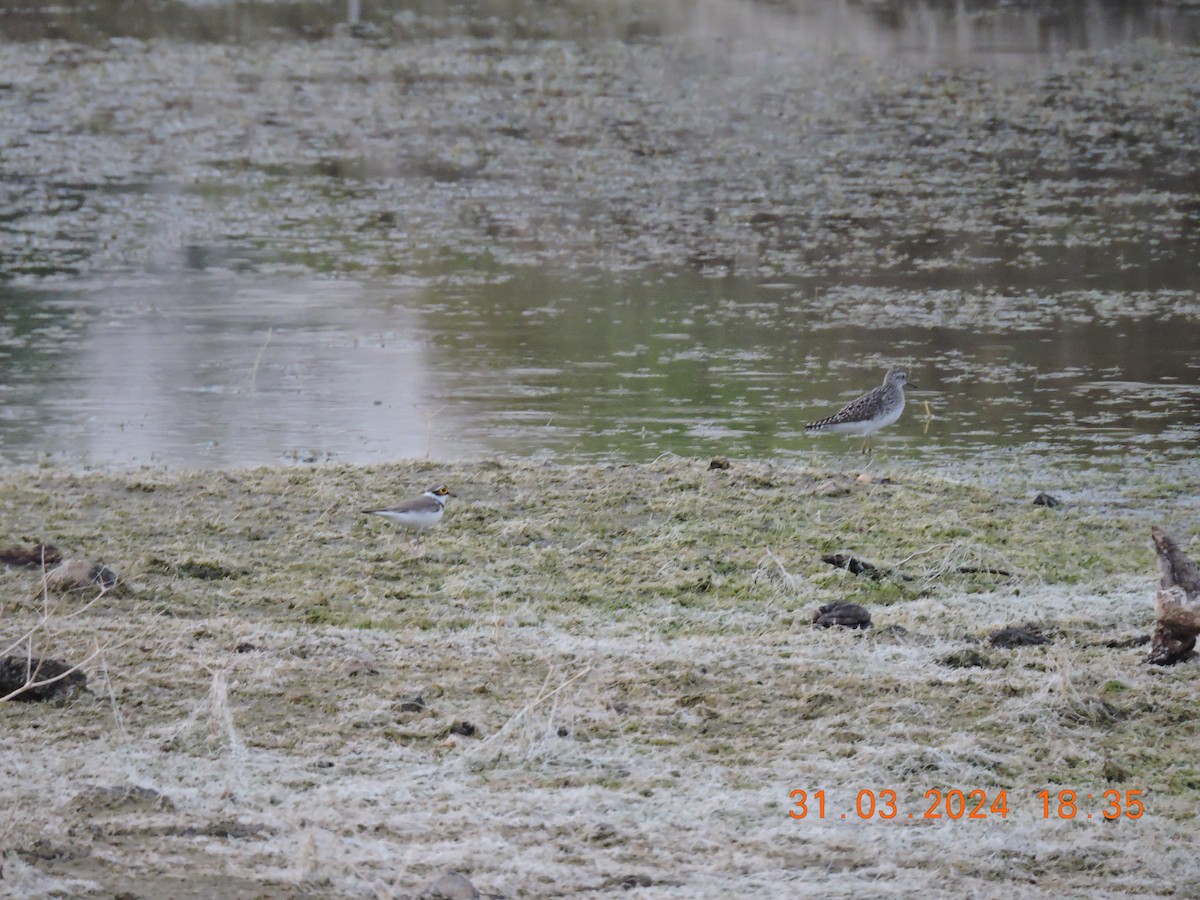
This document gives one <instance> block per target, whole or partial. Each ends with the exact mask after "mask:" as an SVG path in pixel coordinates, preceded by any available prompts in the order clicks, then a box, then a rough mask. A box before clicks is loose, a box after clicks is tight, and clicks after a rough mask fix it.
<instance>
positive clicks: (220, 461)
mask: <svg viewBox="0 0 1200 900" xmlns="http://www.w3.org/2000/svg"><path fill="white" fill-rule="evenodd" d="M0 299H3V301H4V303H3V309H4V313H3V318H2V319H0V329H2V333H3V336H4V341H3V355H0V374H2V375H3V382H4V384H5V390H4V399H5V406H4V409H5V413H4V416H3V418H2V419H0V454H3V456H4V458H5V459H6V460H7V461H8V462H10V463H29V462H34V461H38V460H41V459H45V458H46V457H47V455H49V456H50V457H51V458H57V459H59V460H60V461H67V462H84V463H92V464H133V463H140V462H157V463H166V464H170V465H177V466H179V465H181V466H240V465H254V464H262V463H274V462H281V461H283V462H287V461H323V460H338V461H343V462H379V461H383V460H388V459H394V458H398V457H412V456H422V455H425V454H427V453H428V454H430V455H432V456H434V457H439V458H454V457H463V456H478V455H482V454H488V453H502V454H518V455H538V454H553V455H555V456H557V457H560V458H568V459H572V458H574V459H580V458H626V459H634V460H640V459H649V458H653V457H655V456H657V455H659V454H660V453H664V452H675V453H679V454H683V455H704V454H718V453H719V454H728V455H733V456H756V457H771V456H793V455H799V456H805V455H807V454H810V453H812V452H813V451H814V450H816V451H817V452H819V453H822V454H826V453H827V454H834V455H837V454H852V453H853V451H854V446H855V445H854V444H853V443H852V442H850V441H847V440H845V439H843V438H840V437H836V436H812V435H807V434H805V433H804V431H803V426H804V424H805V423H806V422H808V421H811V420H812V419H815V418H818V417H820V416H821V415H823V414H826V413H828V412H831V411H833V410H835V409H836V408H837V406H838V405H839V404H840V403H842V402H844V401H845V400H847V399H849V398H851V397H852V396H854V395H855V394H857V393H859V392H861V391H862V390H865V389H867V388H869V387H872V386H873V385H874V384H875V383H876V382H877V381H878V380H879V379H880V378H881V376H882V373H883V371H884V369H885V368H886V367H887V366H888V365H890V364H892V363H893V362H900V363H903V364H905V365H907V366H908V367H909V372H910V376H911V377H912V379H913V380H914V381H915V382H916V383H917V384H919V385H920V386H921V388H922V389H921V390H920V391H916V392H911V393H910V405H909V409H908V411H907V413H906V415H905V417H904V418H903V419H902V420H901V422H900V423H899V424H897V425H896V426H893V427H892V428H891V429H889V430H888V431H885V432H883V433H882V434H881V435H880V436H879V439H878V440H877V445H878V446H879V448H880V451H881V452H882V453H884V454H886V455H887V457H888V458H891V459H905V458H908V459H912V460H925V461H928V462H930V463H932V464H939V465H946V466H949V465H953V464H954V461H955V460H963V459H975V460H978V461H982V462H986V461H988V460H992V461H1011V460H1013V459H1016V458H1017V457H1035V458H1036V457H1039V456H1041V457H1046V458H1053V459H1055V460H1064V459H1065V460H1068V461H1070V460H1076V461H1081V462H1082V461H1086V462H1088V463H1090V464H1093V465H1105V464H1112V465H1116V466H1121V465H1128V464H1131V463H1133V464H1136V463H1137V461H1138V460H1145V459H1151V458H1152V459H1155V460H1158V461H1160V462H1169V461H1170V460H1171V459H1176V460H1178V461H1187V460H1188V459H1190V458H1191V457H1192V456H1193V455H1194V448H1195V446H1196V445H1197V441H1200V385H1198V381H1200V378H1198V375H1200V371H1198V365H1197V362H1196V360H1195V358H1194V356H1195V348H1196V347H1197V346H1200V325H1197V323H1196V322H1195V320H1181V319H1173V318H1171V317H1169V316H1163V317H1157V316H1155V317H1149V318H1145V319H1142V320H1135V319H1133V318H1129V317H1120V316H1118V317H1116V318H1112V317H1109V316H1108V314H1107V313H1106V312H1105V311H1104V310H1103V309H1102V308H1097V307H1095V306H1093V307H1091V308H1089V307H1088V306H1087V305H1086V304H1076V305H1074V306H1072V305H1070V304H1066V305H1057V306H1055V307H1054V308H1055V309H1056V310H1057V311H1056V312H1055V313H1054V314H1052V315H1050V316H1044V317H1041V318H1038V317H1037V316H1036V315H1035V314H1034V313H1033V312H1031V313H1030V316H1029V318H1028V321H1027V322H1026V327H1024V328H1022V329H1021V330H1019V331H1017V332H1014V331H1010V330H1008V329H1006V328H1004V327H1001V326H992V327H975V328H947V327H945V325H944V324H939V322H940V321H941V319H940V317H934V318H931V319H929V320H920V319H919V318H918V317H915V316H905V317H904V318H908V319H911V320H913V321H915V322H916V324H910V325H905V324H901V323H896V322H893V321H890V320H889V321H860V322H846V323H839V322H837V321H836V320H831V318H830V317H829V316H828V315H827V314H826V313H825V311H823V310H821V309H814V308H813V305H812V301H811V300H809V299H806V297H805V291H804V290H802V289H798V288H796V287H794V286H793V287H788V286H784V285H775V286H772V287H763V286H756V285H755V284H753V283H751V282H749V281H746V282H739V281H736V280H726V281H713V280H711V279H704V278H700V277H698V276H694V275H691V276H688V275H676V276H667V275H660V276H654V277H649V276H645V277H642V278H638V279H632V280H621V281H618V280H614V279H612V278H610V277H599V276H598V277H596V278H594V279H588V278H585V277H580V276H578V275H569V276H564V277H561V278H557V277H552V276H548V275H546V274H543V273H538V274H534V273H517V274H515V275H514V277H511V278H509V279H508V280H500V281H499V282H498V283H493V284H486V285H474V286H459V287H445V286H443V287H438V288H429V289H425V290H407V291H404V290H396V289H394V288H381V287H376V288H363V287H358V286H353V285H347V284H344V283H337V282H328V283H323V282H311V281H309V282H295V283H279V282H274V283H272V282H266V281H255V280H247V279H231V278H229V277H222V276H205V275H194V276H190V277H186V278H184V279H183V280H182V281H180V282H178V283H171V284H169V285H168V284H164V283H162V282H159V281H153V282H150V281H147V282H137V281H134V282H130V283H127V284H122V285H120V286H106V287H104V288H103V289H98V290H94V291H87V290H82V289H78V288H68V289H63V288H53V289H52V288H33V289H29V288H20V289H14V288H9V289H6V290H5V292H4V294H3V296H2V298H0ZM1064 310H1065V311H1067V312H1068V315H1067V316H1063V315H1061V313H1062V312H1063V311H1064ZM926 404H927V405H928V409H926ZM1013 454H1017V456H1013Z"/></svg>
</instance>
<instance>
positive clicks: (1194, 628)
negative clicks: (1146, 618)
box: [1146, 525, 1200, 666]
mask: <svg viewBox="0 0 1200 900" xmlns="http://www.w3.org/2000/svg"><path fill="white" fill-rule="evenodd" d="M1150 537H1151V538H1152V539H1153V540H1154V549H1155V550H1156V551H1157V553H1158V571H1159V576H1160V577H1159V580H1158V594H1157V596H1156V597H1155V599H1154V613H1155V616H1154V618H1155V622H1154V636H1153V639H1152V640H1151V642H1150V653H1149V655H1148V656H1147V657H1146V662H1149V663H1154V664H1155V665H1160V666H1169V665H1171V664H1172V663H1177V662H1179V661H1180V660H1182V659H1187V658H1188V657H1189V656H1191V654H1192V648H1193V647H1195V646H1196V635H1198V634H1200V569H1198V568H1197V567H1196V564H1195V563H1194V562H1192V560H1191V559H1189V558H1188V556H1187V554H1186V553H1184V552H1183V551H1182V550H1180V549H1179V545H1178V544H1176V543H1175V541H1173V540H1172V539H1171V536H1170V535H1169V534H1167V533H1166V532H1165V531H1164V530H1163V529H1162V528H1161V527H1159V526H1158V525H1155V526H1154V527H1153V528H1152V529H1150Z"/></svg>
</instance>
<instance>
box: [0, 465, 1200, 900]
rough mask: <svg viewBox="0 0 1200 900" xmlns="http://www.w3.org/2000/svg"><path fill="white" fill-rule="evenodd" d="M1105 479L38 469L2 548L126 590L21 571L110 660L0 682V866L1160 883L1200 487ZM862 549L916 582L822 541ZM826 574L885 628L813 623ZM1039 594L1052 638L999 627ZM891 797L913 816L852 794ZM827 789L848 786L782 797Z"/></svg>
mask: <svg viewBox="0 0 1200 900" xmlns="http://www.w3.org/2000/svg"><path fill="white" fill-rule="evenodd" d="M432 480H437V481H446V482H449V483H451V484H453V485H454V489H455V492H456V493H457V494H458V495H459V497H458V498H457V499H456V501H455V502H454V503H453V504H452V505H451V506H450V507H449V508H448V512H447V515H446V519H445V521H444V522H443V523H442V526H441V527H440V528H439V529H438V530H437V531H435V532H433V533H431V534H430V535H429V536H428V537H427V538H426V540H425V542H424V548H423V551H422V552H421V553H420V554H419V555H417V554H414V553H412V551H411V550H410V549H409V548H408V547H407V545H406V542H405V541H404V540H403V538H402V537H401V536H399V535H397V534H395V533H394V532H392V531H391V530H389V528H388V527H387V523H384V522H376V521H374V520H368V519H367V518H366V517H362V516H359V515H357V514H356V511H357V510H358V509H360V508H367V507H369V506H372V505H377V504H378V503H380V502H384V501H386V500H389V499H394V498H396V496H397V494H398V493H399V492H401V491H405V492H406V491H407V490H408V489H409V488H411V487H412V486H413V485H422V484H424V483H426V482H429V481H432ZM1114 490H1115V491H1116V493H1114V494H1112V495H1110V496H1109V498H1108V500H1107V501H1106V503H1104V504H1090V503H1086V502H1084V503H1079V502H1076V503H1071V504H1066V505H1064V506H1061V507H1056V508H1049V507H1046V506H1035V505H1034V503H1033V497H1032V496H1024V495H1022V494H1019V493H1016V494H1014V493H1008V492H1004V491H998V490H992V489H984V488H979V487H973V486H970V485H962V484H953V483H950V482H946V481H941V480H938V479H933V478H928V477H925V476H922V475H920V474H918V473H915V472H911V471H908V470H903V469H896V470H885V471H878V470H873V471H871V472H870V473H869V474H867V475H866V476H865V477H862V478H859V477H857V475H855V474H854V473H852V472H841V473H838V472H828V471H820V470H813V469H807V468H804V467H800V466H790V465H778V464H769V463H762V462H754V461H745V460H733V461H731V463H730V467H729V468H728V469H720V468H717V469H714V468H710V466H709V461H708V460H707V459H703V460H696V459H672V458H666V459H663V460H660V461H658V462H656V463H653V464H649V465H608V466H564V465H555V464H541V463H529V462H521V461H508V460H491V461H486V462H480V463H472V464H452V465H441V464H436V463H433V462H429V461H422V462H419V463H409V464H398V465H393V466H386V467H375V468H369V469H363V468H349V467H324V468H317V469H260V470H253V471H236V472H211V473H197V474H182V473H175V474H171V473H167V472H163V471H161V470H144V471H142V472H140V473H128V474H104V473H93V474H66V473H61V472H55V471H53V470H47V471H42V472H28V473H24V474H15V475H14V474H10V475H7V476H5V478H4V479H3V482H2V483H0V507H2V509H3V512H4V517H5V521H6V522H9V523H10V525H9V528H10V531H9V532H8V533H7V534H6V535H5V536H4V537H5V538H6V539H12V540H29V539H31V538H33V537H37V538H40V539H44V540H46V541H47V542H49V543H53V544H55V545H56V546H59V547H60V548H62V549H63V551H64V553H65V554H67V555H88V556H91V557H95V558H97V559H99V560H102V561H103V562H105V563H106V564H107V565H109V566H111V567H112V568H114V569H116V570H118V571H119V572H120V574H121V575H122V576H123V577H124V578H126V579H127V580H128V584H129V587H130V592H129V593H128V594H126V595H124V596H120V597H118V596H116V595H113V596H107V595H106V596H101V597H99V598H98V599H95V600H94V602H92V605H91V606H89V607H87V608H86V609H83V607H84V605H85V604H86V603H88V602H89V601H92V600H93V599H94V598H92V597H90V595H88V596H80V595H74V596H62V597H60V596H56V595H54V594H50V595H49V596H44V594H43V591H42V588H41V578H40V576H39V575H38V573H37V572H35V571H30V570H24V569H11V570H6V571H5V572H4V573H3V577H4V579H5V584H6V590H5V597H6V599H5V601H4V605H3V611H2V614H3V621H4V622H5V623H6V627H7V629H8V630H9V631H14V632H19V631H21V630H22V629H24V628H26V627H30V628H33V630H34V631H35V633H36V636H35V644H36V648H35V650H36V652H37V653H47V654H50V655H53V656H56V657H65V658H72V657H80V656H86V655H87V654H89V653H93V652H95V651H96V650H97V649H99V650H100V654H99V656H97V657H96V659H95V661H94V662H93V663H92V664H91V665H90V666H89V667H88V674H89V683H90V687H91V690H92V694H91V696H90V697H87V696H85V697H82V698H80V699H77V700H75V701H72V702H71V703H69V704H67V705H64V706H61V707H55V706H48V705H39V704H8V705H5V706H4V707H3V708H0V718H3V721H4V728H3V738H0V747H2V749H3V753H0V760H3V762H0V767H2V769H0V771H3V776H4V779H5V781H6V782H7V783H8V784H9V785H11V789H12V794H11V796H12V799H13V802H12V804H11V805H10V807H9V810H10V811H9V812H8V813H7V814H6V817H5V818H0V836H2V838H3V840H2V843H3V845H4V847H5V848H6V851H7V853H6V855H5V856H4V857H3V861H4V875H3V878H4V881H3V882H0V884H3V885H4V886H5V887H6V888H8V887H14V889H26V890H30V891H33V892H34V893H35V894H36V895H39V896H65V895H69V896H73V897H96V898H99V897H113V896H116V895H121V893H122V892H123V891H132V892H133V893H135V894H137V895H139V896H157V895H163V894H171V895H172V896H204V895H211V894H212V893H213V892H220V893H221V894H222V895H223V896H230V897H252V896H253V897H262V896H269V897H307V896H347V897H349V896H368V895H379V896H413V895H415V894H416V893H418V892H419V891H420V890H421V889H422V886H424V885H426V884H428V883H429V882H430V881H431V880H432V879H434V878H436V877H438V876H439V875H440V874H442V873H444V872H446V871H449V870H456V871H460V872H463V873H465V874H466V875H468V876H469V877H470V879H471V880H472V881H473V883H474V884H475V885H476V886H477V887H478V888H479V889H480V890H482V891H484V892H485V893H493V894H499V895H504V896H529V897H551V896H571V895H578V893H579V892H581V891H588V892H597V893H598V895H607V894H609V893H614V894H615V893H619V892H621V891H622V890H623V889H624V888H623V885H625V886H627V885H628V884H635V885H642V886H643V888H644V889H645V890H646V891H647V895H653V896H664V897H674V896H679V897H683V896H714V897H715V896H722V895H724V896H728V895H729V893H730V892H734V893H737V894H738V895H740V896H764V897H765V896H778V893H779V891H780V890H781V889H785V890H786V889H790V888H787V887H786V886H788V885H796V884H799V883H800V882H801V881H802V882H803V883H804V884H807V885H809V886H810V887H811V886H813V885H824V886H825V887H828V888H830V889H831V890H832V889H833V888H834V886H835V885H836V886H838V888H839V889H842V888H845V886H846V885H847V884H852V885H859V886H860V888H862V889H866V886H867V885H869V884H871V883H874V882H875V880H877V879H878V878H880V877H884V876H885V875H886V877H887V878H888V879H889V880H891V881H892V882H893V883H895V884H899V885H901V886H904V887H906V888H907V889H912V890H921V891H922V892H924V893H929V894H931V895H932V896H947V897H948V896H961V893H962V891H963V890H964V889H969V890H970V891H971V892H973V893H975V894H976V895H979V896H1001V895H1002V894H1006V892H1008V891H1010V890H1011V878H1012V877H1013V872H1014V869H1015V870H1017V871H1019V872H1020V874H1021V878H1022V881H1023V883H1024V884H1025V886H1026V887H1025V889H1026V890H1027V891H1028V892H1029V894H1030V895H1031V896H1047V897H1050V896H1061V895H1062V892H1063V891H1068V892H1070V891H1080V890H1084V891H1091V890H1118V889H1126V888H1132V886H1133V885H1134V883H1135V882H1137V883H1140V879H1141V878H1142V874H1141V873H1143V872H1144V871H1145V867H1147V866H1151V865H1153V866H1157V864H1158V861H1161V859H1162V854H1163V853H1164V852H1165V853H1166V854H1167V856H1168V857H1172V858H1173V854H1174V853H1175V852H1176V851H1174V850H1172V849H1170V848H1172V847H1177V848H1180V849H1179V852H1184V851H1183V848H1185V847H1186V846H1188V844H1187V841H1186V839H1185V836H1186V835H1187V834H1189V833H1190V829H1191V823H1192V815H1193V812H1194V810H1193V806H1194V803H1193V799H1192V798H1194V791H1195V785H1194V784H1193V783H1192V780H1193V776H1194V773H1193V772H1192V769H1191V767H1190V764H1189V762H1188V760H1189V759H1190V753H1189V748H1190V747H1191V745H1192V743H1193V742H1194V739H1195V735H1194V728H1193V727H1192V726H1191V724H1189V723H1190V722H1191V721H1192V716H1191V714H1190V710H1191V708H1192V706H1193V702H1194V698H1193V693H1194V690H1193V689H1194V677H1193V675H1194V671H1193V670H1194V668H1195V663H1183V664H1181V665H1178V666H1175V667H1173V668H1170V669H1165V670H1162V669H1154V668H1152V667H1149V666H1146V665H1145V664H1144V662H1143V658H1144V655H1145V648H1144V647H1139V646H1138V645H1137V643H1136V639H1137V638H1138V637H1139V636H1141V635H1144V634H1146V633H1147V632H1148V631H1149V628H1150V626H1151V623H1152V620H1153V596H1154V583H1155V575H1154V558H1153V553H1152V551H1151V548H1150V542H1149V539H1148V537H1147V536H1148V534H1149V527H1150V524H1152V523H1154V522H1157V521H1159V520H1160V517H1162V516H1164V515H1167V517H1168V518H1169V513H1165V512H1164V511H1169V510H1170V509H1172V508H1173V507H1174V504H1175V501H1176V498H1178V497H1181V496H1193V495H1195V494H1196V493H1197V491H1198V490H1200V485H1197V484H1172V485H1163V484H1157V483H1154V482H1152V481H1146V482H1144V483H1141V484H1138V485H1131V486H1128V487H1122V488H1119V489H1114ZM1114 501H1115V502H1114ZM1180 537H1181V542H1182V543H1183V544H1185V545H1186V546H1188V547H1189V548H1193V549H1194V538H1193V537H1192V536H1191V535H1190V534H1187V532H1186V530H1185V529H1180ZM839 552H840V553H852V554H854V555H855V556H857V557H859V558H862V559H865V560H870V561H872V562H873V563H875V564H877V566H879V567H880V568H881V569H884V570H885V571H887V570H895V571H902V572H903V573H904V575H905V577H903V578H901V577H890V576H886V577H883V578H880V579H874V578H866V577H861V576H855V575H853V574H851V573H850V572H849V571H847V570H846V569H844V568H836V567H834V566H831V565H829V564H827V563H824V562H822V561H821V557H822V555H824V554H827V553H839ZM831 601H851V602H856V603H860V604H862V605H863V606H865V607H867V608H868V609H869V610H870V611H871V613H872V617H873V621H874V627H873V628H871V629H869V630H867V631H866V632H860V631H852V632H851V631H847V630H844V629H837V628H833V629H813V628H812V626H811V625H810V621H811V618H812V613H813V612H814V611H815V610H816V609H817V607H819V606H822V605H824V604H826V603H829V602H831ZM39 621H41V622H43V623H44V624H42V625H41V626H40V627H39V626H38V623H39ZM1027 623H1032V624H1033V625H1034V626H1035V627H1036V630H1037V631H1038V633H1040V634H1042V635H1045V636H1046V637H1047V638H1048V640H1049V642H1048V643H1045V644H1035V645H1031V646H1019V647H1017V648H1015V649H1005V648H1001V647H993V646H991V645H990V644H989V642H988V635H989V634H990V633H992V632H994V631H995V630H997V629H999V628H1002V627H1007V626H1024V625H1025V624H1027ZM1147 734H1153V735H1154V740H1153V741H1147V740H1146V739H1145V738H1146V735H1147ZM864 786H866V787H870V788H872V789H873V790H876V789H884V788H887V789H891V790H894V791H895V792H896V793H897V795H898V797H899V802H900V803H901V805H902V816H901V818H902V819H903V820H904V822H905V823H907V824H901V823H899V822H896V821H886V820H883V819H879V818H874V819H871V818H868V819H860V818H859V817H857V816H856V815H855V814H854V813H853V809H854V807H853V803H854V798H855V797H856V795H857V792H859V791H861V790H862V789H863V788H864ZM796 788H804V789H807V790H816V789H824V790H826V791H827V795H828V797H829V802H830V804H831V815H829V816H828V818H826V819H824V820H816V819H814V820H809V821H797V820H796V819H794V818H791V817H790V816H789V815H788V809H789V803H790V801H789V798H788V794H789V792H790V791H791V790H793V789H796ZM935 788H936V789H940V790H943V791H948V790H950V789H960V790H963V791H970V790H983V791H986V792H988V793H989V794H990V795H992V796H993V797H994V796H995V795H997V794H998V792H999V791H1000V790H1005V791H1006V792H1007V798H1008V805H1009V807H1010V808H1011V814H1010V815H1009V816H1008V817H1006V818H1005V819H1003V820H997V821H992V822H968V821H950V822H947V821H945V820H943V822H942V823H941V824H940V826H939V824H938V823H937V822H933V821H926V820H924V818H923V811H924V809H925V806H927V805H928V804H927V803H925V802H924V799H925V797H926V793H927V792H928V791H929V790H931V789H935ZM1043 789H1051V790H1052V791H1054V792H1057V791H1059V790H1065V789H1071V790H1076V791H1078V792H1079V794H1080V795H1081V796H1082V795H1083V794H1085V793H1088V792H1093V793H1094V794H1095V795H1096V796H1101V795H1102V794H1103V792H1104V791H1105V790H1117V791H1119V792H1121V797H1122V799H1123V800H1124V799H1126V797H1127V795H1126V794H1125V792H1126V791H1139V792H1140V794H1139V795H1138V796H1140V797H1141V798H1142V799H1143V800H1144V802H1145V804H1146V807H1147V810H1148V812H1147V814H1146V815H1145V816H1144V817H1142V818H1139V819H1138V820H1136V821H1135V820H1132V819H1130V820H1127V821H1126V820H1122V821H1120V822H1117V823H1106V822H1104V821H1102V811H1101V810H1100V809H1098V808H1094V807H1093V808H1088V809H1087V810H1086V811H1085V812H1086V813H1092V814H1094V815H1095V816H1096V819H1095V820H1091V821H1089V820H1087V819H1086V818H1084V817H1083V816H1084V814H1083V813H1081V814H1080V816H1079V817H1078V819H1075V820H1068V819H1064V818H1061V817H1059V816H1057V815H1056V814H1054V815H1051V816H1050V817H1048V818H1047V817H1045V816H1043V815H1042V811H1041V807H1040V801H1039V800H1037V798H1036V795H1037V793H1038V792H1040V791H1042V790H1043ZM1056 796H1057V793H1056ZM847 810H849V811H850V812H851V816H850V819H849V820H848V821H843V820H842V819H840V818H839V816H840V814H841V812H842V811H847ZM909 812H912V813H913V814H914V820H913V821H911V822H909V821H908V819H907V818H906V817H907V814H908V813H909ZM833 813H836V814H833ZM993 818H996V817H995V816H993ZM973 829H975V830H973ZM981 835H983V837H982V838H981ZM981 839H982V840H984V841H985V842H986V843H987V845H988V846H989V847H990V848H991V852H989V853H987V854H984V855H982V856H981V855H980V854H979V851H978V848H979V841H980V840H981ZM831 859H832V860H833V861H834V862H833V864H832V865H831ZM901 860H903V862H901ZM1173 864H1175V865H1180V866H1184V868H1186V866H1187V863H1186V861H1185V860H1182V859H1179V860H1176V861H1175V862H1174V863H1173ZM181 875H182V880H181ZM629 879H633V881H632V882H631V881H629ZM798 879H799V881H798ZM781 885H784V886H785V887H784V888H781V887H780V886H781ZM38 892H40V893H38ZM189 892H190V893H189Z"/></svg>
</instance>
